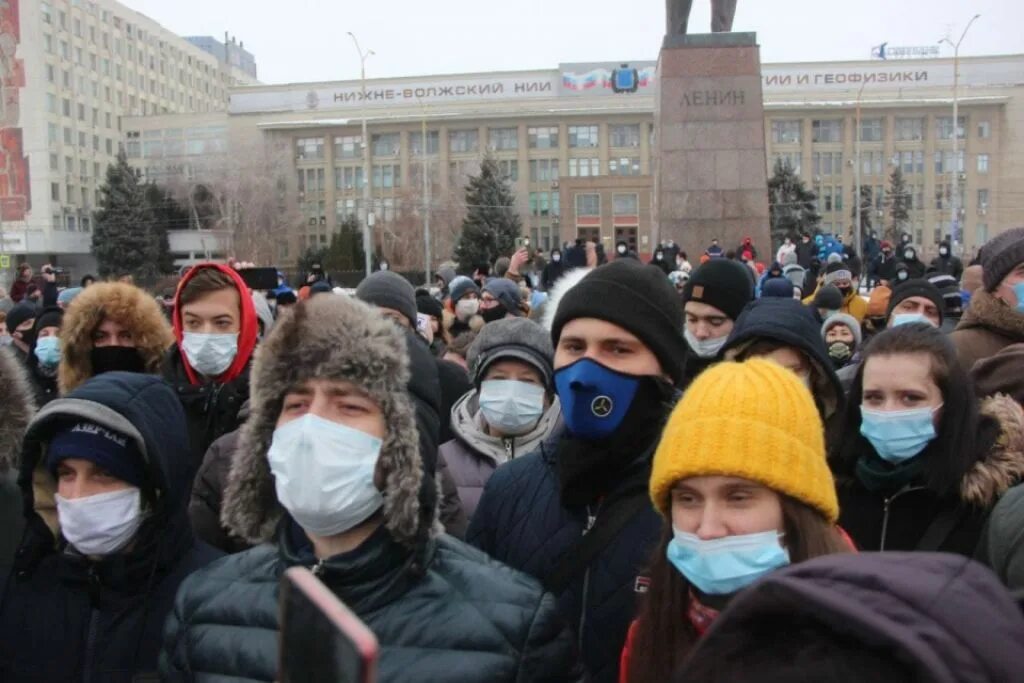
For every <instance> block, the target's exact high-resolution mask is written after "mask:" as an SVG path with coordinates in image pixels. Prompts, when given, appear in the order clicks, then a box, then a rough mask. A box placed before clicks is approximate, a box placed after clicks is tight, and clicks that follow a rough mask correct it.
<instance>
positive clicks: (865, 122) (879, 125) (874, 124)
mask: <svg viewBox="0 0 1024 683" xmlns="http://www.w3.org/2000/svg"><path fill="white" fill-rule="evenodd" d="M860 139H861V141H862V142H881V141H882V140H884V139H885V125H884V122H883V120H882V119H861V120H860Z"/></svg>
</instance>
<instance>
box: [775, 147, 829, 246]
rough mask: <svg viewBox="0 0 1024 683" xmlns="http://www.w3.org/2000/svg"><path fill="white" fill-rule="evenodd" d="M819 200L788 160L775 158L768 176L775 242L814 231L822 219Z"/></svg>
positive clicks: (779, 242) (778, 242)
mask: <svg viewBox="0 0 1024 683" xmlns="http://www.w3.org/2000/svg"><path fill="white" fill-rule="evenodd" d="M816 202H817V195H815V194H814V192H812V191H810V190H808V189H807V188H806V187H805V186H804V181H803V180H801V179H800V176H798V175H797V174H796V172H795V171H794V170H793V167H792V166H791V165H790V163H789V161H783V160H782V159H776V160H775V167H774V168H773V169H772V177H771V178H769V179H768V211H769V217H770V220H771V233H772V235H771V236H772V243H773V244H774V245H779V244H781V243H782V242H783V240H784V239H785V238H786V237H793V238H794V239H795V238H796V236H797V235H801V234H803V233H805V232H807V233H813V232H814V231H815V230H816V229H817V227H818V223H820V222H821V216H820V215H819V214H818V207H817V203H816Z"/></svg>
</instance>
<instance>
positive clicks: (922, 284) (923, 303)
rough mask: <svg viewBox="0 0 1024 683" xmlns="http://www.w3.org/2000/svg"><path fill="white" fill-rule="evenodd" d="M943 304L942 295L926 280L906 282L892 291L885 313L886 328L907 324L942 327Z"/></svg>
mask: <svg viewBox="0 0 1024 683" xmlns="http://www.w3.org/2000/svg"><path fill="white" fill-rule="evenodd" d="M944 315H945V304H944V302H943V300H942V293H941V292H939V290H938V289H936V287H935V285H933V284H932V283H930V282H928V280H907V281H906V282H904V283H902V284H899V285H897V286H896V288H895V289H894V290H892V298H890V299H889V310H888V312H887V313H886V316H885V317H886V319H887V320H888V321H889V322H888V327H897V326H899V325H906V324H907V323H928V324H929V325H931V326H932V327H942V320H943V317H944Z"/></svg>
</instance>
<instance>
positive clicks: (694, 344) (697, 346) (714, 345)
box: [683, 328, 729, 360]
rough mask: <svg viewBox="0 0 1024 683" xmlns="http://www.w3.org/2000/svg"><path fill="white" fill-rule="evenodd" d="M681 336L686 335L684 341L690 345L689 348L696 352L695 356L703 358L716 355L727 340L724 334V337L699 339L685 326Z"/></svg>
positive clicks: (727, 337) (727, 336)
mask: <svg viewBox="0 0 1024 683" xmlns="http://www.w3.org/2000/svg"><path fill="white" fill-rule="evenodd" d="M683 336H684V337H686V343H687V344H689V345H690V348H691V349H692V350H693V352H694V353H695V354H697V357H698V358H703V359H705V360H707V359H708V358H715V357H716V356H718V352H719V351H721V350H722V347H723V346H725V342H726V341H728V340H729V335H725V336H724V337H718V338H716V339H705V340H704V341H701V340H699V339H697V337H695V336H694V335H693V332H690V328H686V329H685V330H684V331H683Z"/></svg>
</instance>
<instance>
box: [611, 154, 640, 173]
mask: <svg viewBox="0 0 1024 683" xmlns="http://www.w3.org/2000/svg"><path fill="white" fill-rule="evenodd" d="M608 175H619V176H622V175H640V157H623V158H621V159H609V160H608Z"/></svg>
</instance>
